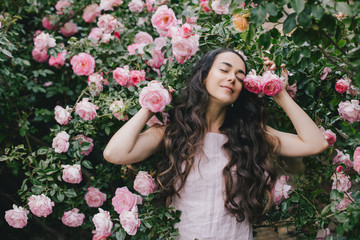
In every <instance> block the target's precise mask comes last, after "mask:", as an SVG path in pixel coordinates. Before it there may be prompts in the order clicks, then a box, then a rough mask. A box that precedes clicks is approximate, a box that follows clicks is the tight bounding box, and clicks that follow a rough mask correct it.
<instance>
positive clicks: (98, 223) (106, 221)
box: [92, 208, 113, 233]
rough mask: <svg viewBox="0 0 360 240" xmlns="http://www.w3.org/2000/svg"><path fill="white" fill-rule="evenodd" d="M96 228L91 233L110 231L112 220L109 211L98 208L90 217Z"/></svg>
mask: <svg viewBox="0 0 360 240" xmlns="http://www.w3.org/2000/svg"><path fill="white" fill-rule="evenodd" d="M92 221H93V223H94V225H95V228H96V230H95V231H93V233H111V230H112V227H113V222H112V221H111V217H110V213H109V212H108V211H104V210H102V209H101V208H99V213H97V214H95V215H94V217H93V219H92Z"/></svg>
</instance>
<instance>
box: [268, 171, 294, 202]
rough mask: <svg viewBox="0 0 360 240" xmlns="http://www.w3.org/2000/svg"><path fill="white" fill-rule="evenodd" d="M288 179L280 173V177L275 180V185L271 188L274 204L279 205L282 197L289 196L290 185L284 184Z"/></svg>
mask: <svg viewBox="0 0 360 240" xmlns="http://www.w3.org/2000/svg"><path fill="white" fill-rule="evenodd" d="M288 180H289V177H287V176H284V175H281V176H280V178H279V179H277V180H276V183H275V186H274V188H273V190H272V195H273V199H274V203H275V204H276V205H280V203H281V202H282V200H283V198H285V199H287V198H289V194H288V192H289V190H290V189H291V186H290V185H287V184H286V183H287V181H288Z"/></svg>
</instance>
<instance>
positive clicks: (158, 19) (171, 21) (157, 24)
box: [151, 5, 177, 36]
mask: <svg viewBox="0 0 360 240" xmlns="http://www.w3.org/2000/svg"><path fill="white" fill-rule="evenodd" d="M176 22H177V20H176V17H175V14H174V11H173V10H172V9H171V8H168V6H166V5H162V6H160V7H159V8H158V9H157V10H156V12H155V13H154V15H153V16H152V17H151V23H152V25H153V27H154V28H156V31H157V32H158V33H159V34H160V36H164V34H166V32H167V31H168V30H169V29H170V27H171V26H173V25H175V24H176Z"/></svg>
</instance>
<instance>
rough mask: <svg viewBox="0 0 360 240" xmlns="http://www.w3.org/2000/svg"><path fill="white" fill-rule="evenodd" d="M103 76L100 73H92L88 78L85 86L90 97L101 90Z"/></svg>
mask: <svg viewBox="0 0 360 240" xmlns="http://www.w3.org/2000/svg"><path fill="white" fill-rule="evenodd" d="M103 80H104V78H103V76H102V75H101V74H100V73H92V74H90V76H89V77H88V80H87V84H88V86H89V89H90V93H91V95H92V96H97V95H98V94H99V93H101V91H102V90H103Z"/></svg>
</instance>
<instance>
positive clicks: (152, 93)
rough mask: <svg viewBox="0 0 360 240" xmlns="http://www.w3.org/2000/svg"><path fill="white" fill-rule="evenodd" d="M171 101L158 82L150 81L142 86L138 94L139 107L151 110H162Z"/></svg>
mask: <svg viewBox="0 0 360 240" xmlns="http://www.w3.org/2000/svg"><path fill="white" fill-rule="evenodd" d="M170 101H171V97H170V94H169V92H168V90H166V89H165V88H164V87H163V85H162V84H161V83H160V82H157V81H151V82H149V83H148V85H147V86H146V87H144V88H143V89H142V90H141V92H140V96H139V102H140V105H141V107H143V108H147V109H149V110H150V111H152V112H163V111H164V109H165V107H166V105H168V104H169V103H170Z"/></svg>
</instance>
